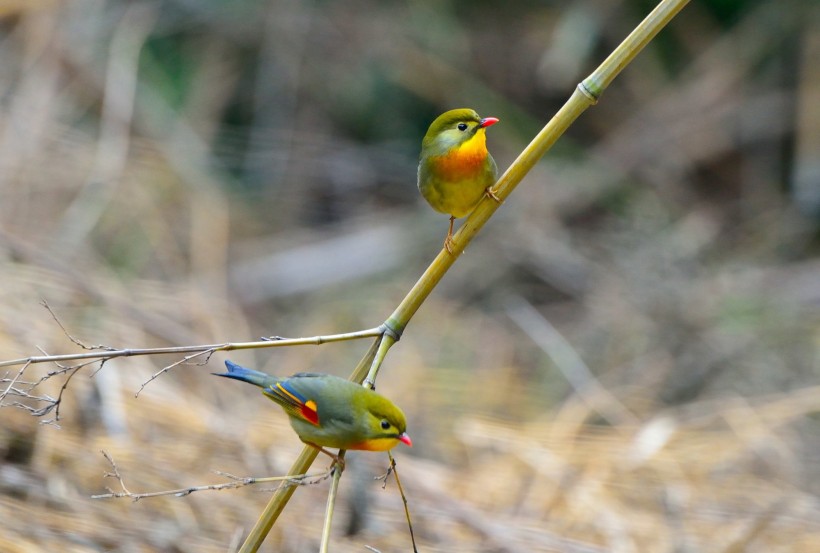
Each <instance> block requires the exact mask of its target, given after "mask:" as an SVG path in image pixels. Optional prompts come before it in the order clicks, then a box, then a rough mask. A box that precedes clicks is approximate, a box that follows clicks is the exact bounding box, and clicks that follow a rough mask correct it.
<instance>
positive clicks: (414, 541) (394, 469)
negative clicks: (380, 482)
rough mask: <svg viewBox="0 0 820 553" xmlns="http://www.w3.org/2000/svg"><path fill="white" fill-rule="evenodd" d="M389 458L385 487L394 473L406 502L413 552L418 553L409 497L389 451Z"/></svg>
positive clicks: (402, 498)
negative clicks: (388, 477)
mask: <svg viewBox="0 0 820 553" xmlns="http://www.w3.org/2000/svg"><path fill="white" fill-rule="evenodd" d="M387 456H388V457H389V458H390V468H389V469H388V470H387V474H386V475H385V477H384V482H385V485H387V476H389V474H390V472H391V471H392V472H393V474H394V475H395V476H396V486H398V488H399V494H400V495H401V500H402V502H404V515H405V517H407V527H408V528H409V529H410V541H411V542H412V543H413V551H414V552H415V553H418V548H417V547H416V535H415V534H414V533H413V523H412V522H411V521H410V506H409V504H408V503H407V496H406V495H405V494H404V487H403V486H402V485H401V479H400V478H399V471H398V470H396V460H395V459H394V458H393V454H392V453H390V452H389V451H388V452H387Z"/></svg>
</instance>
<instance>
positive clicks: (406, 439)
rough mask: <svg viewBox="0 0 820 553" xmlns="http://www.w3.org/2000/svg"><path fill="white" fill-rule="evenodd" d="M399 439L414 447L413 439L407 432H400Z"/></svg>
mask: <svg viewBox="0 0 820 553" xmlns="http://www.w3.org/2000/svg"><path fill="white" fill-rule="evenodd" d="M399 441H400V442H404V443H406V444H407V446H408V447H413V440H411V439H410V436H408V435H407V432H402V433H401V434H399Z"/></svg>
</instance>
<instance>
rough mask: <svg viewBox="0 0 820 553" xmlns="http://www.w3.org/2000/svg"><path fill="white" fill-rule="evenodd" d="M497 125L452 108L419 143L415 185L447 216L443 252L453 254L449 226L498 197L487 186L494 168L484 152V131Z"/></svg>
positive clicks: (495, 170)
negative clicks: (476, 207)
mask: <svg viewBox="0 0 820 553" xmlns="http://www.w3.org/2000/svg"><path fill="white" fill-rule="evenodd" d="M496 123H498V119H497V118H495V117H484V118H482V117H480V116H479V115H478V114H477V113H476V112H475V111H474V110H472V109H453V110H450V111H447V112H444V113H442V114H441V115H439V116H438V117H437V118H436V119H435V120H434V121H433V122H432V123H431V124H430V128H429V129H427V134H425V135H424V139H423V140H422V142H421V155H420V156H419V170H418V186H419V190H420V191H421V195H422V196H424V199H425V200H427V202H428V203H429V204H430V205H431V206H432V208H433V209H435V210H436V211H438V212H440V213H446V214H448V215H450V229H449V230H448V231H447V238H445V239H444V247H445V249H446V250H447V251H448V252H450V253H453V249H452V245H453V223H454V221H455V220H456V218H457V217H464V216H465V215H468V214H469V213H470V212H471V211H472V210H473V209H474V208H475V206H476V205H478V202H479V201H480V200H481V198H482V197H483V196H489V197H491V198H493V199H494V200H496V201H500V200H499V198H498V197H497V196H496V195H495V194H494V193H493V191H492V189H491V187H492V185H493V184H495V180H496V176H497V175H498V167H497V166H496V164H495V160H494V159H493V156H491V155H490V153H489V152H488V151H487V137H486V136H485V131H486V129H487V127H489V126H490V125H495V124H496Z"/></svg>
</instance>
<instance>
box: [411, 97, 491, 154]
mask: <svg viewBox="0 0 820 553" xmlns="http://www.w3.org/2000/svg"><path fill="white" fill-rule="evenodd" d="M495 123H498V119H496V118H495V117H485V118H481V116H479V115H478V113H476V112H475V110H472V109H468V108H461V109H451V110H450V111H445V112H444V113H442V114H441V115H439V116H438V117H436V119H435V120H434V121H433V122H432V123H431V124H430V128H429V129H427V134H425V135H424V140H422V143H421V157H422V158H424V157H425V156H429V155H433V156H441V155H444V154H446V153H447V152H448V151H450V150H451V149H452V148H453V147H455V146H460V145H462V144H464V143H465V142H467V141H469V140H470V139H472V138H473V137H474V136H475V135H476V134H477V133H479V132H484V129H486V128H487V127H489V126H490V125H494V124H495Z"/></svg>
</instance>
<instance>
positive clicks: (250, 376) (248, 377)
mask: <svg viewBox="0 0 820 553" xmlns="http://www.w3.org/2000/svg"><path fill="white" fill-rule="evenodd" d="M225 366H226V367H227V368H228V372H226V373H211V374H213V375H215V376H224V377H225V378H233V379H234V380H241V381H242V382H248V383H249V384H253V385H255V386H259V387H260V388H267V387H268V386H271V385H273V384H275V383H276V381H277V379H276V377H273V376H271V375H269V374H266V373H263V372H260V371H255V370H253V369H246V368H245V367H242V366H240V365H237V364H236V363H234V362H233V361H229V360H227V359H226V360H225Z"/></svg>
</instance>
